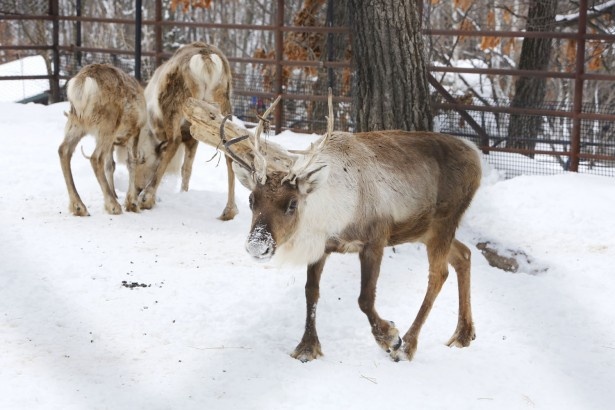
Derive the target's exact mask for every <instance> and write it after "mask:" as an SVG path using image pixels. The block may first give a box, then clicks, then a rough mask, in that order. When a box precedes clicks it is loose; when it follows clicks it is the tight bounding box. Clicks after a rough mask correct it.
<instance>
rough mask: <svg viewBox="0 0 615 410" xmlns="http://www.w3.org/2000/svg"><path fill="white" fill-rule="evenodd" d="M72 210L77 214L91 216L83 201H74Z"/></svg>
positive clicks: (71, 206)
mask: <svg viewBox="0 0 615 410" xmlns="http://www.w3.org/2000/svg"><path fill="white" fill-rule="evenodd" d="M69 209H70V212H71V213H72V214H73V215H75V216H90V213H89V212H88V209H87V208H86V207H85V205H83V203H72V204H71V205H70V207H69Z"/></svg>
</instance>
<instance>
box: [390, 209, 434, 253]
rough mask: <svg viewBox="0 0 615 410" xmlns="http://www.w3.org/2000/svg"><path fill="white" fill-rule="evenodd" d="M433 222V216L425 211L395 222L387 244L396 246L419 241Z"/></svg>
mask: <svg viewBox="0 0 615 410" xmlns="http://www.w3.org/2000/svg"><path fill="white" fill-rule="evenodd" d="M431 222H432V216H431V215H430V214H428V213H425V214H419V215H415V216H413V217H411V218H409V219H407V220H406V221H403V222H397V223H393V224H392V225H391V231H390V234H389V238H388V242H387V245H388V246H394V245H399V244H402V243H406V242H417V241H419V240H420V239H421V238H422V237H423V236H425V234H426V233H427V231H428V230H429V227H430V225H431Z"/></svg>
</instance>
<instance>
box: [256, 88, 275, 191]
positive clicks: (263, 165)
mask: <svg viewBox="0 0 615 410" xmlns="http://www.w3.org/2000/svg"><path fill="white" fill-rule="evenodd" d="M281 99H282V96H281V95H279V96H278V98H276V99H275V101H274V102H273V104H271V105H270V106H269V108H267V110H266V111H265V113H264V114H263V116H262V117H260V121H259V122H258V126H257V127H256V131H255V132H254V173H255V175H256V180H257V182H259V183H261V184H264V183H265V182H266V181H267V159H266V158H265V156H264V155H263V153H262V152H261V150H260V139H261V134H262V132H263V129H264V126H265V122H267V117H268V116H269V114H271V112H272V111H273V109H274V108H275V106H276V105H278V103H279V102H280V100H281Z"/></svg>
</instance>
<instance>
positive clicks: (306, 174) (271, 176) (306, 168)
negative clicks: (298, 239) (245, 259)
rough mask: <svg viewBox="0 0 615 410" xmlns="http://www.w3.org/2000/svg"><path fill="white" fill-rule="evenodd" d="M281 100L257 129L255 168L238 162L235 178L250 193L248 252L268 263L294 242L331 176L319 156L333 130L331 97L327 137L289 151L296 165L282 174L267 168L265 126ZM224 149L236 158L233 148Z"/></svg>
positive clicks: (274, 169)
mask: <svg viewBox="0 0 615 410" xmlns="http://www.w3.org/2000/svg"><path fill="white" fill-rule="evenodd" d="M279 99H280V98H278V99H277V100H276V101H275V102H274V103H273V104H272V106H271V107H270V108H269V109H268V110H267V111H266V112H265V114H264V115H263V117H262V118H261V120H260V122H259V125H258V127H257V129H256V132H255V143H254V153H253V154H254V161H253V165H249V164H248V163H247V162H246V161H237V160H236V161H235V162H234V163H233V169H234V171H235V175H236V176H237V177H238V179H239V181H240V182H241V183H242V185H244V186H245V187H246V188H248V189H249V190H250V191H251V193H250V209H251V210H252V226H251V228H250V234H249V235H248V239H247V241H246V250H247V251H248V253H249V254H250V255H252V257H254V258H255V259H257V260H260V261H267V260H269V259H270V258H271V257H272V256H273V255H274V254H275V251H276V249H277V248H278V247H279V246H281V245H283V244H284V243H286V242H288V241H289V240H292V238H293V236H294V235H295V233H296V231H297V229H298V227H299V225H300V220H301V218H302V216H303V214H304V208H305V207H306V205H307V204H308V201H309V197H310V195H311V194H312V193H313V192H315V191H316V190H317V189H318V188H319V187H320V186H322V185H323V184H324V183H326V181H327V178H328V176H329V170H328V168H327V164H326V163H323V162H322V161H319V154H320V152H321V151H322V149H323V148H324V146H325V144H326V142H327V140H328V138H329V136H330V135H331V132H332V128H333V113H332V110H333V109H332V103H331V94H329V121H328V130H327V134H326V135H325V136H323V137H322V138H321V140H320V141H319V142H317V143H316V144H312V146H311V147H310V149H309V150H306V151H288V156H289V157H291V158H293V161H292V162H291V164H290V166H289V167H288V168H287V169H283V170H280V169H279V168H280V167H279V165H280V164H270V166H269V167H268V164H267V157H266V155H265V154H263V153H262V152H261V151H260V146H261V143H260V134H261V133H262V130H263V123H264V121H265V120H266V118H267V116H268V114H269V113H270V112H271V111H272V109H273V108H274V107H275V105H276V104H277V102H278V101H279ZM222 129H223V127H222V128H221V130H222ZM225 146H226V149H227V152H229V153H230V154H231V156H233V153H232V150H231V148H230V145H229V144H226V145H225ZM276 165H277V166H276Z"/></svg>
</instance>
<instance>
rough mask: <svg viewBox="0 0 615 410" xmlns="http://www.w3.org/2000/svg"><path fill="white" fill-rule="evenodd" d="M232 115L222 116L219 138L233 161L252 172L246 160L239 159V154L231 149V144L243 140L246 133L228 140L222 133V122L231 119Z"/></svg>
mask: <svg viewBox="0 0 615 410" xmlns="http://www.w3.org/2000/svg"><path fill="white" fill-rule="evenodd" d="M232 117H233V115H232V114H229V115H227V116H226V117H224V118H223V119H222V123H221V124H220V140H221V141H222V145H224V149H225V151H226V153H227V154H228V155H229V156H230V157H231V158H233V161H235V162H237V163H238V164H239V165H241V166H242V167H243V168H245V169H246V170H248V171H251V172H254V168H252V167H251V166H250V165H249V164H248V163H247V162H245V161H244V160H243V159H241V158H240V157H239V155H237V154H236V153H235V151H233V150H232V149H231V145H233V144H236V143H238V142H240V141H243V140H245V139H246V138H248V136H247V135H242V136H241V137H237V138H233V139H232V140H230V141H227V140H226V136H225V135H224V124H226V122H227V121H228V120H229V119H231V118H232Z"/></svg>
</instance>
